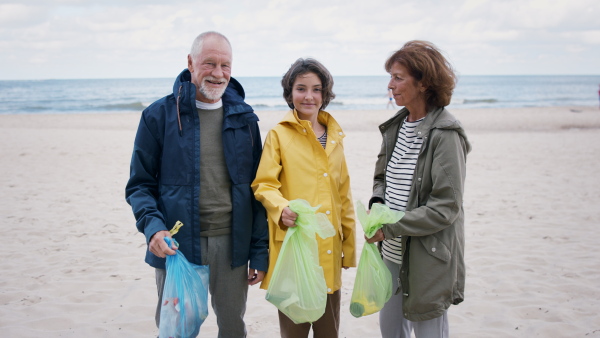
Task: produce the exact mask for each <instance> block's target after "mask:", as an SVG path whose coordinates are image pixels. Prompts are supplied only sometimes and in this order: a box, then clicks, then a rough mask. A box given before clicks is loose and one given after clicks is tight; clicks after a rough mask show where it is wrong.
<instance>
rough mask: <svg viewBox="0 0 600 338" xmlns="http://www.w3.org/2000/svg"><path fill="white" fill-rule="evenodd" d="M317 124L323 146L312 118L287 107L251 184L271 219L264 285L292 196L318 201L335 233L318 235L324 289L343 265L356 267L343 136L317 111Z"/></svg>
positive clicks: (334, 286)
mask: <svg viewBox="0 0 600 338" xmlns="http://www.w3.org/2000/svg"><path fill="white" fill-rule="evenodd" d="M318 120H319V123H321V124H323V125H325V126H326V127H327V146H326V148H325V149H323V146H321V143H319V141H318V140H317V136H316V135H315V133H314V132H313V129H312V127H311V123H310V122H309V121H306V120H300V119H299V118H298V114H297V112H296V110H292V111H290V112H289V113H288V114H287V115H286V116H285V117H284V119H283V120H282V121H281V122H279V124H278V125H276V126H275V127H274V128H273V129H272V130H271V131H269V133H268V134H267V137H266V140H265V145H264V149H263V153H262V157H261V160H260V164H259V166H258V172H257V173H256V178H255V179H254V182H253V183H252V189H253V190H254V195H255V196H256V199H257V200H258V201H260V202H261V203H262V204H263V206H264V207H265V209H266V210H267V214H268V219H269V270H268V271H267V275H266V276H265V279H264V280H263V282H262V284H261V288H262V289H266V288H267V287H268V285H269V281H270V279H271V273H272V272H273V270H274V267H275V262H276V261H277V257H278V255H279V251H280V250H281V245H282V243H283V239H284V238H285V234H286V231H287V227H286V226H285V225H283V223H281V213H282V211H283V209H284V208H285V207H287V206H288V204H289V201H291V200H294V199H298V198H301V199H304V200H307V201H308V202H309V203H310V204H311V205H312V206H317V205H321V208H320V209H319V210H318V211H317V212H321V213H324V214H326V215H327V217H328V218H329V221H330V222H331V224H333V227H334V228H335V229H336V232H337V233H336V235H335V236H333V237H330V238H327V239H322V238H320V237H319V236H316V238H317V242H318V243H319V262H320V265H321V266H322V267H323V271H324V273H325V281H326V282H327V289H328V290H327V291H328V293H333V292H334V291H337V290H339V289H340V287H341V286H342V276H341V275H342V266H346V267H354V266H356V256H355V236H356V234H355V219H354V206H353V204H352V194H351V192H350V177H349V175H348V167H347V166H346V158H345V156H344V147H343V144H342V140H343V138H344V133H343V132H342V129H341V128H340V126H339V125H338V123H337V122H336V121H335V119H334V118H333V117H332V116H331V115H329V113H327V112H325V111H320V112H319V116H318Z"/></svg>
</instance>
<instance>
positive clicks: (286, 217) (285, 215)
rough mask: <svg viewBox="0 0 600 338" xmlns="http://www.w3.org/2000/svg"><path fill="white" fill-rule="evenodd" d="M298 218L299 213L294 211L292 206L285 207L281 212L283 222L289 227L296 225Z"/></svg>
mask: <svg viewBox="0 0 600 338" xmlns="http://www.w3.org/2000/svg"><path fill="white" fill-rule="evenodd" d="M296 218H298V214H297V213H295V212H293V211H292V210H291V209H290V207H285V208H283V211H282V212H281V223H283V225H285V226H287V227H290V228H292V227H295V226H296V223H295V222H296Z"/></svg>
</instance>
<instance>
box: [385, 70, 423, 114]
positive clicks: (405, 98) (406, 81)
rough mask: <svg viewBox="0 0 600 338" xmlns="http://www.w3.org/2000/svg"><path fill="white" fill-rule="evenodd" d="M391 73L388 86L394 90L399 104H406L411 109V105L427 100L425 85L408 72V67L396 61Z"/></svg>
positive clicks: (393, 92) (395, 98)
mask: <svg viewBox="0 0 600 338" xmlns="http://www.w3.org/2000/svg"><path fill="white" fill-rule="evenodd" d="M390 75H391V79H390V83H389V84H388V88H389V89H391V90H392V94H393V95H394V100H395V101H396V104H397V105H398V106H404V107H406V108H407V109H408V110H409V111H410V110H411V107H414V106H415V105H418V104H423V103H424V102H425V98H424V96H423V91H424V90H425V87H423V85H421V83H420V82H417V80H415V78H414V77H412V76H411V75H410V74H409V73H408V70H407V69H406V67H404V66H403V65H401V64H399V63H398V62H396V63H394V64H393V65H392V68H391V69H390Z"/></svg>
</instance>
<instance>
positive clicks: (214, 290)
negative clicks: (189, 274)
mask: <svg viewBox="0 0 600 338" xmlns="http://www.w3.org/2000/svg"><path fill="white" fill-rule="evenodd" d="M200 246H201V254H202V265H209V266H210V281H209V287H208V290H209V292H210V296H211V305H212V308H213V311H214V313H215V316H216V317H217V325H218V327H219V338H229V337H236V338H237V337H246V325H245V323H244V314H245V313H246V300H247V299H248V264H246V265H242V266H239V267H236V268H234V269H232V268H231V235H223V236H214V237H200ZM166 275H167V274H166V270H163V269H156V288H157V291H158V304H157V305H156V317H155V319H156V326H157V327H158V326H159V324H160V306H161V303H162V301H161V300H162V292H163V287H164V285H165V278H166ZM200 331H202V330H200Z"/></svg>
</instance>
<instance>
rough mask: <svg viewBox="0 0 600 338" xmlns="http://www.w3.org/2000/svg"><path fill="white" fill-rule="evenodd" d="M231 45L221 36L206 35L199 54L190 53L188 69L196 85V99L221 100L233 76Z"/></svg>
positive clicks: (204, 100)
mask: <svg viewBox="0 0 600 338" xmlns="http://www.w3.org/2000/svg"><path fill="white" fill-rule="evenodd" d="M231 59H232V56H231V47H230V46H229V44H228V43H227V41H225V40H224V39H223V38H221V37H219V36H209V37H206V39H205V40H204V42H203V44H202V50H201V51H200V53H198V55H196V56H194V57H193V56H192V55H188V69H189V71H190V72H191V73H192V83H193V84H194V85H196V100H198V101H202V102H206V103H215V102H217V101H219V99H220V98H221V96H223V93H224V92H225V89H226V88H227V84H228V83H229V79H230V78H231Z"/></svg>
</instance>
